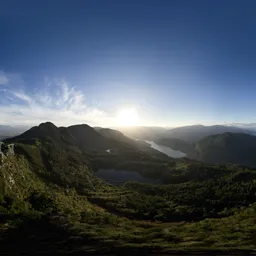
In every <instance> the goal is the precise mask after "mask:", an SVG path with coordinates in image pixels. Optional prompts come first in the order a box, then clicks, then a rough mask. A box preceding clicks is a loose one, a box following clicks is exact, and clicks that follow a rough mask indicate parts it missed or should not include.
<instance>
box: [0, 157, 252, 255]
mask: <svg viewBox="0 0 256 256" xmlns="http://www.w3.org/2000/svg"><path fill="white" fill-rule="evenodd" d="M0 174H1V182H2V183H1V204H0V212H1V214H0V248H1V251H2V252H5V253H6V254H10V253H12V252H15V250H16V251H17V250H18V251H19V253H20V254H22V253H23V254H29V253H30V254H31V255H33V254H35V253H37V255H38V252H41V253H42V254H43V253H44V254H50V253H54V254H56V253H57V252H58V253H60V254H64V253H66V254H67V253H69V254H74V255H75V254H76V255H81V253H82V252H88V253H96V252H102V253H107V252H109V253H110V252H122V253H123V254H124V253H127V252H130V253H131V251H132V250H137V251H140V252H141V253H144V254H148V253H156V252H157V254H159V253H160V252H162V253H171V252H173V253H176V254H177V252H178V251H182V252H184V251H188V252H190V251H191V250H192V251H204V252H205V251H206V250H207V251H212V252H214V251H216V250H217V251H231V252H235V251H234V250H238V249H239V250H240V251H242V252H243V253H245V252H247V251H251V250H254V249H256V205H251V206H250V207H247V208H243V209H240V210H239V211H236V213H235V214H234V215H232V216H229V217H225V218H217V219H209V218H208V219H204V220H201V221H197V222H172V223H170V222H160V221H145V220H134V219H129V218H127V217H124V216H121V215H120V214H117V213H115V212H112V213H111V212H109V211H108V210H107V208H105V207H104V206H102V204H98V203H97V202H96V203H94V202H93V200H91V199H92V198H93V197H95V198H99V197H104V196H105V197H108V198H111V197H115V196H119V197H121V196H125V195H127V194H131V193H132V192H131V191H129V190H126V189H125V188H122V187H113V186H109V185H106V184H104V183H101V182H99V181H97V182H94V183H93V184H91V183H90V184H88V187H89V185H90V187H91V186H92V187H93V189H88V190H84V191H83V193H82V194H81V193H78V192H77V191H76V189H74V188H63V187H60V186H58V185H56V184H51V183H45V182H44V181H43V180H42V179H40V178H38V177H37V176H36V175H35V174H34V173H33V172H32V171H31V170H30V166H29V164H28V163H27V162H26V160H25V159H22V158H21V159H20V158H17V159H16V158H13V159H12V160H10V161H9V162H8V164H6V165H5V166H4V168H1V169H0ZM88 175H89V174H88ZM10 177H11V179H10ZM85 185H86V184H85ZM7 199H8V200H7ZM14 242H15V243H17V245H16V246H15V247H14V246H13V243H14Z"/></svg>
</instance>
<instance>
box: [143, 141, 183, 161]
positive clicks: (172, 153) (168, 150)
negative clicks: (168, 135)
mask: <svg viewBox="0 0 256 256" xmlns="http://www.w3.org/2000/svg"><path fill="white" fill-rule="evenodd" d="M145 142H147V143H148V144H150V146H151V147H152V148H153V149H156V150H158V151H160V152H162V153H164V154H166V155H168V156H170V157H173V158H181V157H185V156H186V154H185V153H183V152H181V151H178V150H174V149H171V148H170V147H167V146H163V145H159V144H156V143H155V142H154V141H148V140H145Z"/></svg>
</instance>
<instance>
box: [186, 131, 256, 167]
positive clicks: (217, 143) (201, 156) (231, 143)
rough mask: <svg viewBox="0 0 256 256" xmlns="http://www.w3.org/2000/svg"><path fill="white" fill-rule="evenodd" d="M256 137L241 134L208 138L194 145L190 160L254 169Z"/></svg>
mask: <svg viewBox="0 0 256 256" xmlns="http://www.w3.org/2000/svg"><path fill="white" fill-rule="evenodd" d="M255 152H256V137H255V136H253V135H249V134H243V133H224V134H218V135H213V136H209V137H207V138H205V139H203V140H201V141H199V142H197V143H196V145H195V150H194V152H193V153H191V154H190V155H189V157H191V158H195V159H197V160H200V161H203V162H207V163H220V164H222V163H232V164H239V165H245V166H251V167H256V158H255Z"/></svg>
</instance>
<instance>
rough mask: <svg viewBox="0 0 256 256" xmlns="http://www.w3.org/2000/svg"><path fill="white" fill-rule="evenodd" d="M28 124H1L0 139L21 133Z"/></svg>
mask: <svg viewBox="0 0 256 256" xmlns="http://www.w3.org/2000/svg"><path fill="white" fill-rule="evenodd" d="M27 129H28V126H25V125H16V126H11V125H0V139H1V138H2V139H3V138H7V137H12V136H16V135H19V134H21V133H23V132H24V131H26V130H27Z"/></svg>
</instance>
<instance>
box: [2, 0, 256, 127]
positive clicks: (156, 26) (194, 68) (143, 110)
mask: <svg viewBox="0 0 256 256" xmlns="http://www.w3.org/2000/svg"><path fill="white" fill-rule="evenodd" d="M255 10H256V1H254V0H251V1H250V0H247V1H242V0H241V1H236V0H225V1H223V0H222V1H220V0H215V1H205V0H193V1H191V0H177V1H175V0H172V1H169V0H161V1H156V0H155V1H150V0H147V1H139V0H137V1H133V0H130V1H125V0H122V1H120V0H118V1H112V0H108V1H104V0H102V1H100V0H94V1H89V0H88V1H84V0H81V1H80V0H73V1H66V0H61V1H58V0H55V1H48V0H45V1H34V0H33V1H26V0H23V1H12V0H8V1H5V0H3V1H1V8H0V31H1V32H0V33H1V37H0V95H1V97H0V124H7V123H8V124H10V123H11V124H38V123H39V122H43V121H47V120H49V121H52V122H54V123H56V124H57V125H69V124H74V123H88V124H91V125H103V126H115V125H121V124H120V123H118V120H117V119H118V118H117V116H118V113H119V112H120V111H121V110H123V109H135V110H136V112H137V115H138V116H139V118H138V120H139V122H138V124H140V125H155V126H157V125H161V126H179V125H186V124H198V123H201V124H214V123H218V124H221V123H232V122H243V123H244V122H255V121H256V114H255V111H254V110H255V109H256V101H255V95H256V94H255V93H256V86H255V81H256V72H255V69H256V47H255V45H256V16H255Z"/></svg>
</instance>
